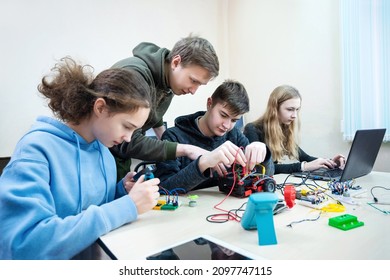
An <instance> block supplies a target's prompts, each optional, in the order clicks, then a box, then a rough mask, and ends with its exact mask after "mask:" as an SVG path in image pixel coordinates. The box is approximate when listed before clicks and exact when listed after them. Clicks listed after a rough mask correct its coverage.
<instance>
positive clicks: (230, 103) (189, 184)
mask: <svg viewBox="0 0 390 280" xmlns="http://www.w3.org/2000/svg"><path fill="white" fill-rule="evenodd" d="M248 111H249V97H248V95H247V92H246V90H245V88H244V86H243V85H242V84H241V83H239V82H236V81H232V80H227V81H225V82H224V83H222V84H221V85H220V86H219V87H218V88H217V89H216V90H215V92H214V93H213V94H212V96H211V97H209V98H208V99H207V111H205V112H204V111H201V112H196V113H194V114H191V115H186V116H181V117H178V118H176V120H175V127H172V128H169V129H167V130H166V131H165V133H164V134H163V136H162V139H163V140H168V141H173V142H177V143H183V144H191V145H195V146H198V147H201V148H203V149H205V150H207V151H209V152H208V153H205V154H203V155H201V156H199V157H198V158H197V159H196V160H191V159H189V158H187V157H179V158H177V159H176V160H167V161H163V162H160V163H158V164H157V171H156V173H155V175H156V177H158V178H159V179H160V181H161V183H160V186H162V187H163V188H165V189H167V190H172V189H175V188H181V189H184V190H186V191H190V190H194V189H199V188H206V187H213V186H216V185H217V184H218V176H223V175H224V174H226V172H227V169H228V168H229V167H231V166H232V164H233V163H234V162H235V161H236V162H237V163H238V164H241V165H243V166H246V168H247V169H248V170H252V169H253V168H254V167H255V165H257V164H260V163H261V164H262V165H263V166H264V167H265V170H266V174H267V175H273V172H274V165H273V162H272V158H271V154H270V151H269V150H268V148H267V146H266V145H265V144H264V143H262V142H252V143H249V140H248V139H247V138H246V137H245V135H244V134H243V133H242V131H241V130H240V128H238V127H236V126H235V124H236V122H237V121H238V120H239V119H240V118H241V117H242V115H243V114H244V113H246V112H248ZM243 150H244V151H243Z"/></svg>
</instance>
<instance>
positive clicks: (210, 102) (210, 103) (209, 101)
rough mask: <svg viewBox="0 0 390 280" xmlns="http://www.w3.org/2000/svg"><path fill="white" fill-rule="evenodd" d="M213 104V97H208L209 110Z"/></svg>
mask: <svg viewBox="0 0 390 280" xmlns="http://www.w3.org/2000/svg"><path fill="white" fill-rule="evenodd" d="M212 105H213V99H212V98H211V97H209V98H207V110H208V109H210V108H211V106H212Z"/></svg>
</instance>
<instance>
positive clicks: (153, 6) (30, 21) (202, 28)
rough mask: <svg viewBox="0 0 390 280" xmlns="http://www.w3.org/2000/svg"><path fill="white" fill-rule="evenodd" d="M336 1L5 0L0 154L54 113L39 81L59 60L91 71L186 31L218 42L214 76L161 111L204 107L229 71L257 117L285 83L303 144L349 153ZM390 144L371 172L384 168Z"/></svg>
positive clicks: (0, 9) (317, 152)
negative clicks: (298, 103) (296, 101)
mask: <svg viewBox="0 0 390 280" xmlns="http://www.w3.org/2000/svg"><path fill="white" fill-rule="evenodd" d="M338 24H339V11H338V0H316V1H312V0H192V1H191V0H165V1H160V0H115V1H109V0H67V1H59V0H34V1H31V0H2V1H1V2H0V35H1V44H0V61H1V68H0V77H1V78H0V79H1V90H0V98H1V101H2V103H1V107H2V110H1V112H0V119H1V122H0V130H1V135H2V137H1V139H0V157H1V156H9V155H10V154H11V153H12V151H13V148H14V146H15V144H16V141H17V140H18V139H19V138H20V137H21V136H22V135H23V133H24V132H25V131H26V130H27V129H28V128H29V127H30V125H31V123H33V121H34V120H35V118H36V116H37V115H39V114H50V111H49V110H48V109H47V108H46V107H45V105H44V102H43V99H41V98H40V97H39V96H38V94H37V90H36V87H37V85H38V84H39V82H40V79H41V78H42V76H43V75H44V74H47V73H48V71H49V70H50V68H51V67H52V66H53V65H54V63H55V61H56V60H57V59H59V58H61V57H63V56H66V55H70V56H73V57H74V58H76V59H79V60H80V61H81V62H83V63H89V64H91V65H92V66H94V67H95V69H96V72H97V73H98V72H100V71H101V70H103V69H105V68H108V67H110V66H111V65H112V64H113V63H115V62H116V61H117V60H119V59H122V58H124V57H127V56H129V55H131V49H132V48H133V47H134V46H135V45H136V44H138V43H139V42H141V41H151V42H154V43H157V44H159V45H161V46H164V47H168V48H171V47H172V46H173V44H174V43H175V42H176V41H177V40H178V39H180V38H182V37H185V36H187V35H188V34H189V33H190V32H193V33H194V34H197V35H200V36H202V37H205V38H207V39H208V40H209V41H210V42H211V43H212V44H213V45H214V47H215V48H216V51H217V53H218V56H219V59H220V63H221V71H220V75H219V77H218V78H217V79H216V80H215V81H212V82H210V83H209V84H208V85H207V86H203V87H201V88H200V89H199V90H198V92H197V94H196V95H195V96H182V97H176V98H174V101H173V103H172V106H171V107H170V109H169V110H168V112H167V114H166V120H167V121H168V125H172V124H173V120H174V118H175V116H178V115H182V114H187V113H190V112H194V111H196V110H203V109H205V102H206V97H207V96H209V95H210V94H211V93H212V91H213V90H214V89H215V88H216V87H217V86H218V85H219V83H220V82H222V81H223V80H224V79H226V78H235V79H237V80H239V81H241V82H243V83H244V85H245V86H246V88H247V90H248V92H249V94H250V97H251V111H250V113H248V114H247V115H246V116H245V118H246V121H253V120H254V119H255V118H257V117H258V116H259V115H260V114H261V113H262V112H263V110H264V108H265V105H266V101H267V99H268V95H269V93H270V92H271V91H272V90H273V89H274V88H275V87H276V86H278V85H280V84H291V85H293V86H295V87H297V88H298V89H299V91H300V92H301V94H302V96H303V107H302V111H301V113H302V141H301V146H302V148H303V149H304V150H305V151H306V152H308V153H310V154H312V155H314V156H323V157H330V156H333V155H334V154H336V153H338V152H341V153H344V154H347V152H348V150H349V147H350V144H349V143H345V142H343V141H342V135H341V131H340V120H341V112H340V110H341V102H342V98H341V79H340V75H341V72H340V67H341V64H340V48H339V47H340V45H339V44H340V42H339V29H338ZM389 161H390V145H389V144H384V145H382V148H381V151H380V154H379V156H378V159H377V162H376V165H375V170H379V171H390V165H389V164H388V162H389Z"/></svg>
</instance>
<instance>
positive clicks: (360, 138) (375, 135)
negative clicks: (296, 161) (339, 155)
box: [292, 128, 386, 182]
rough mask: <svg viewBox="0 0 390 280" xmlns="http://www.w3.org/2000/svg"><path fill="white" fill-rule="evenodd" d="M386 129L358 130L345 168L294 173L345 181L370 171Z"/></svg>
mask: <svg viewBox="0 0 390 280" xmlns="http://www.w3.org/2000/svg"><path fill="white" fill-rule="evenodd" d="M385 132H386V129H385V128H378V129H362V130H357V131H356V133H355V137H354V138H353V141H352V145H351V149H350V150H349V154H348V157H347V162H346V163H345V167H344V169H340V168H335V169H326V168H321V169H318V170H314V171H304V172H295V173H293V174H292V175H294V176H297V177H306V178H309V179H312V180H324V181H339V182H344V181H348V180H352V179H355V178H358V177H362V176H364V175H367V174H368V173H370V172H371V171H372V169H373V167H374V163H375V160H376V157H377V155H378V152H379V149H380V147H381V144H382V142H383V138H384V136H385Z"/></svg>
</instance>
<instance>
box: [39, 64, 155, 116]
mask: <svg viewBox="0 0 390 280" xmlns="http://www.w3.org/2000/svg"><path fill="white" fill-rule="evenodd" d="M51 71H52V76H50V75H47V76H44V77H43V78H42V82H41V84H39V85H38V90H39V92H40V93H41V94H42V95H43V96H44V97H45V98H46V99H48V106H49V108H50V109H51V110H52V111H53V113H54V115H55V116H56V117H57V118H59V119H61V120H62V121H65V122H71V123H74V124H79V123H80V121H81V120H83V119H86V118H88V117H89V116H90V114H91V112H92V109H93V105H94V102H95V100H96V99H97V98H104V100H105V101H106V104H107V108H108V110H109V112H110V113H121V112H134V111H136V110H138V109H139V108H151V107H152V106H153V100H152V97H151V90H152V89H151V88H150V86H149V85H148V84H147V83H146V82H145V80H144V79H143V78H142V76H141V75H140V74H139V73H138V72H136V71H133V70H129V69H123V68H115V69H107V70H104V71H102V72H101V73H100V74H98V75H97V76H96V77H95V78H94V77H93V71H94V69H93V67H92V66H90V65H79V64H77V63H76V62H75V61H74V60H73V59H72V58H70V57H65V58H62V59H61V60H60V62H58V63H57V64H56V65H55V66H54V67H53V68H52V69H51Z"/></svg>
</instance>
